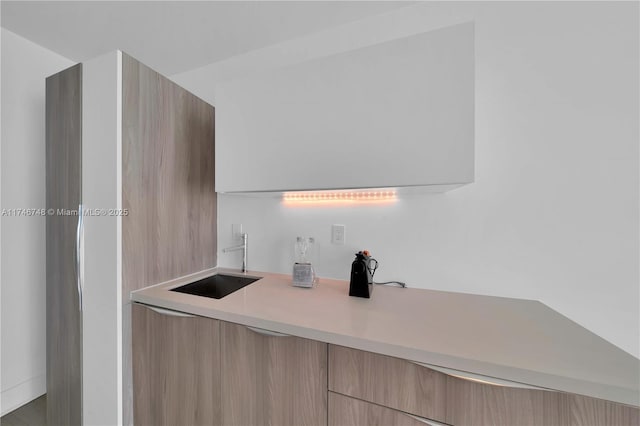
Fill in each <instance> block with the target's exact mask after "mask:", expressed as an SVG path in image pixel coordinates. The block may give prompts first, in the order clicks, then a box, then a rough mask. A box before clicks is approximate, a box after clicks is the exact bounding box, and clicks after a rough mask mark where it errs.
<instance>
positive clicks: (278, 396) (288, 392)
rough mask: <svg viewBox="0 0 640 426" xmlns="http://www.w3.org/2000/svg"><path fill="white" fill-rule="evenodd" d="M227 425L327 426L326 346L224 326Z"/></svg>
mask: <svg viewBox="0 0 640 426" xmlns="http://www.w3.org/2000/svg"><path fill="white" fill-rule="evenodd" d="M220 333H221V343H220V345H221V350H222V420H223V421H222V423H223V424H224V425H225V426H257V425H273V426H276V425H277V426H287V425H291V426H319V425H326V424H327V344H326V343H321V342H317V341H314V340H308V339H303V338H300V337H293V336H286V335H278V334H277V333H273V332H268V331H266V330H259V329H251V328H248V327H245V326H243V325H238V324H233V323H229V322H222V323H221V327H220Z"/></svg>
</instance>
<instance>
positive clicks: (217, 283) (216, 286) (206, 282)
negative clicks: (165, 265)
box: [171, 274, 260, 299]
mask: <svg viewBox="0 0 640 426" xmlns="http://www.w3.org/2000/svg"><path fill="white" fill-rule="evenodd" d="M259 279H260V278H256V277H242V276H235V275H224V274H216V275H212V276H210V277H207V278H204V279H201V280H199V281H196V282H192V283H189V284H185V285H183V286H180V287H176V288H172V289H171V291H177V292H178V293H187V294H193V295H195V296H204V297H211V298H213V299H222V298H223V297H225V296H227V295H229V294H231V293H233V292H234V291H236V290H240V289H241V288H242V287H246V286H248V285H249V284H251V283H253V282H256V281H258V280H259Z"/></svg>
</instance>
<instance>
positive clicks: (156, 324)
mask: <svg viewBox="0 0 640 426" xmlns="http://www.w3.org/2000/svg"><path fill="white" fill-rule="evenodd" d="M132 314H133V317H132V324H133V348H132V349H133V360H132V361H133V388H134V390H133V395H134V398H133V411H134V418H133V422H134V424H135V425H136V426H163V425H166V426H175V425H190V426H198V425H201V426H216V425H221V424H222V421H221V413H220V345H219V335H220V321H217V320H214V319H210V318H203V317H197V316H193V315H189V314H183V313H180V312H173V311H168V310H166V309H161V308H156V307H150V306H144V305H139V304H137V303H136V304H134V305H133V306H132Z"/></svg>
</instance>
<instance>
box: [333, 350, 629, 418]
mask: <svg viewBox="0 0 640 426" xmlns="http://www.w3.org/2000/svg"><path fill="white" fill-rule="evenodd" d="M434 368H435V367H434ZM328 383H329V390H330V391H332V392H336V393H340V394H343V395H348V396H350V397H353V398H357V399H359V400H364V401H368V402H372V403H375V404H377V405H379V406H383V407H389V408H392V409H395V410H398V411H403V412H406V413H410V414H413V415H416V416H420V417H424V418H428V419H433V420H436V421H439V422H442V423H446V424H451V425H465V426H466V425H469V426H473V425H481V426H486V425H505V426H510V425H519V426H524V425H532V426H533V425H545V426H551V425H563V426H564V425H566V426H583V425H593V426H596V425H597V426H606V425H611V426H623V425H628V426H632V425H633V426H637V424H638V420H639V417H638V412H639V411H638V409H637V408H635V407H629V406H625V405H622V404H616V403H612V402H608V401H603V400H599V399H595V398H589V397H583V396H579V395H573V394H566V393H562V392H556V391H551V390H543V389H529V388H523V387H520V386H521V385H519V384H517V383H513V384H512V385H509V384H504V383H500V384H492V383H486V382H485V383H481V382H478V381H474V380H469V379H466V378H461V377H459V376H457V375H452V374H446V373H443V372H440V371H436V370H435V369H432V368H429V367H428V366H424V365H421V364H417V363H413V362H411V361H407V360H402V359H398V358H393V357H389V356H384V355H379V354H375V353H371V352H365V351H360V350H356V349H349V348H345V347H341V346H335V345H329V382H328ZM332 401H333V399H332ZM343 403H344V402H343ZM355 405H358V404H355ZM355 405H354V404H353V403H352V404H351V405H350V406H351V407H355ZM331 407H332V405H331V404H330V415H329V418H330V419H331V421H332V422H333V424H336V425H338V424H352V423H350V422H351V420H350V418H351V417H352V416H353V415H354V414H353V413H354V412H358V410H356V409H355V408H352V409H350V410H347V409H344V408H341V409H340V411H339V412H338V413H336V412H332V411H331V410H332V408H331ZM336 407H342V406H341V405H339V404H336ZM372 410H373V409H372V408H367V410H366V412H367V413H369V414H367V415H372V414H370V413H371V412H372ZM375 410H378V409H375ZM375 410H374V411H375ZM378 411H379V410H378ZM339 413H346V414H344V415H345V416H346V417H345V418H344V419H341V418H338V417H337V416H339V415H340V414H339ZM380 415H382V414H380ZM385 415H387V416H390V414H388V413H387V414H385ZM350 416H351V417H350ZM358 418H359V417H358ZM365 418H366V417H365ZM400 418H402V419H403V417H400ZM402 421H404V420H402ZM389 424H394V423H389ZM398 424H402V423H398Z"/></svg>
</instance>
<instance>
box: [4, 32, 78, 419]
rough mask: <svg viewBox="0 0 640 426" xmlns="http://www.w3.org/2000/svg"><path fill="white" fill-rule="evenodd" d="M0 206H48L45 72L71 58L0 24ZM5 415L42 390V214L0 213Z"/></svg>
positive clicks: (43, 256)
mask: <svg viewBox="0 0 640 426" xmlns="http://www.w3.org/2000/svg"><path fill="white" fill-rule="evenodd" d="M1 61H2V152H1V156H0V158H1V162H2V164H1V171H2V176H1V184H2V188H1V195H2V197H1V204H2V209H12V208H44V206H45V121H44V113H45V77H47V76H49V75H51V74H54V73H56V72H58V71H60V70H62V69H64V68H66V67H68V66H70V65H72V64H73V63H72V62H71V61H70V60H68V59H66V58H64V57H62V56H59V55H58V54H56V53H53V52H51V51H49V50H47V49H44V48H42V47H40V46H38V45H36V44H34V43H32V42H30V41H28V40H26V39H24V38H21V37H19V36H17V35H15V34H13V33H12V32H10V31H7V30H5V29H4V28H3V29H2V58H1ZM1 226H2V247H1V250H2V251H1V261H2V271H1V292H2V300H1V303H2V314H1V317H2V318H1V324H2V330H1V333H2V334H1V335H0V336H1V346H2V358H1V360H2V366H1V371H2V375H1V387H2V394H1V396H0V408H1V412H2V414H5V413H6V412H8V411H11V410H13V409H14V408H17V407H19V406H20V405H22V404H24V403H26V402H28V401H30V400H31V399H34V398H36V397H38V396H40V395H42V394H43V393H44V392H45V391H46V381H45V372H46V365H45V362H46V332H45V313H46V310H45V309H46V307H45V296H46V291H45V290H46V287H45V282H46V280H45V219H44V217H42V216H36V217H24V216H23V217H7V216H3V217H2V223H1Z"/></svg>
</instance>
